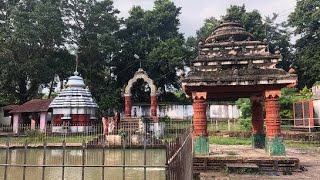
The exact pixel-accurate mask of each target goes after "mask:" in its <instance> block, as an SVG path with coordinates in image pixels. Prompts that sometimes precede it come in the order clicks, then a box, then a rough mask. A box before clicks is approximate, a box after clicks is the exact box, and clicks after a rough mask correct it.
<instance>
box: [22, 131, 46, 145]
mask: <svg viewBox="0 0 320 180" xmlns="http://www.w3.org/2000/svg"><path fill="white" fill-rule="evenodd" d="M26 135H27V137H28V142H34V141H41V140H43V139H44V137H45V135H44V134H43V133H41V132H40V131H38V130H31V129H30V130H27V131H26Z"/></svg>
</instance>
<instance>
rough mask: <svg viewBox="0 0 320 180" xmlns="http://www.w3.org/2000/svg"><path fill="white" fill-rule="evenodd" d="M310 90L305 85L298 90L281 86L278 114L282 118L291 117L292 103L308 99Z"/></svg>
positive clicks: (310, 94)
mask: <svg viewBox="0 0 320 180" xmlns="http://www.w3.org/2000/svg"><path fill="white" fill-rule="evenodd" d="M311 96H312V92H311V90H310V89H308V88H307V87H304V88H303V89H302V90H300V91H298V89H296V88H283V89H282V90H281V96H280V98H279V102H280V109H281V111H280V116H281V118H283V119H292V118H293V103H294V102H296V101H302V100H309V99H310V98H311Z"/></svg>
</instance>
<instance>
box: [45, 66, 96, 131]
mask: <svg viewBox="0 0 320 180" xmlns="http://www.w3.org/2000/svg"><path fill="white" fill-rule="evenodd" d="M49 107H50V108H52V110H53V118H52V121H53V122H52V123H53V128H52V131H53V132H85V131H91V121H92V120H94V119H96V110H97V108H98V105H97V104H96V102H95V101H94V100H93V98H92V95H91V92H90V91H89V89H88V88H86V86H85V84H84V81H83V78H82V77H80V76H79V73H78V72H77V71H75V72H74V76H71V77H70V78H69V80H68V82H67V84H66V88H65V89H63V90H62V91H61V92H60V93H59V94H58V96H57V97H56V98H55V99H54V100H53V101H52V102H51V104H50V106H49Z"/></svg>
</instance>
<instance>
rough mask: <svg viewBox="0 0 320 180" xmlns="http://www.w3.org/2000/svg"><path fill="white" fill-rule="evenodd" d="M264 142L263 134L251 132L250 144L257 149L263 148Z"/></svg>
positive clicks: (264, 136)
mask: <svg viewBox="0 0 320 180" xmlns="http://www.w3.org/2000/svg"><path fill="white" fill-rule="evenodd" d="M265 144H266V135H265V134H252V146H253V148H257V149H264V148H265Z"/></svg>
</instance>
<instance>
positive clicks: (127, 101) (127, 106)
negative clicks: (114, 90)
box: [124, 96, 132, 117]
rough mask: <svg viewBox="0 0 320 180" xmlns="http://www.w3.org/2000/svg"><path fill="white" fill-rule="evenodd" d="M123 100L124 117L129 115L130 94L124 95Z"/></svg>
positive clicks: (130, 106)
mask: <svg viewBox="0 0 320 180" xmlns="http://www.w3.org/2000/svg"><path fill="white" fill-rule="evenodd" d="M124 100H125V103H124V104H125V115H126V117H131V108H132V105H131V96H124Z"/></svg>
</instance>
